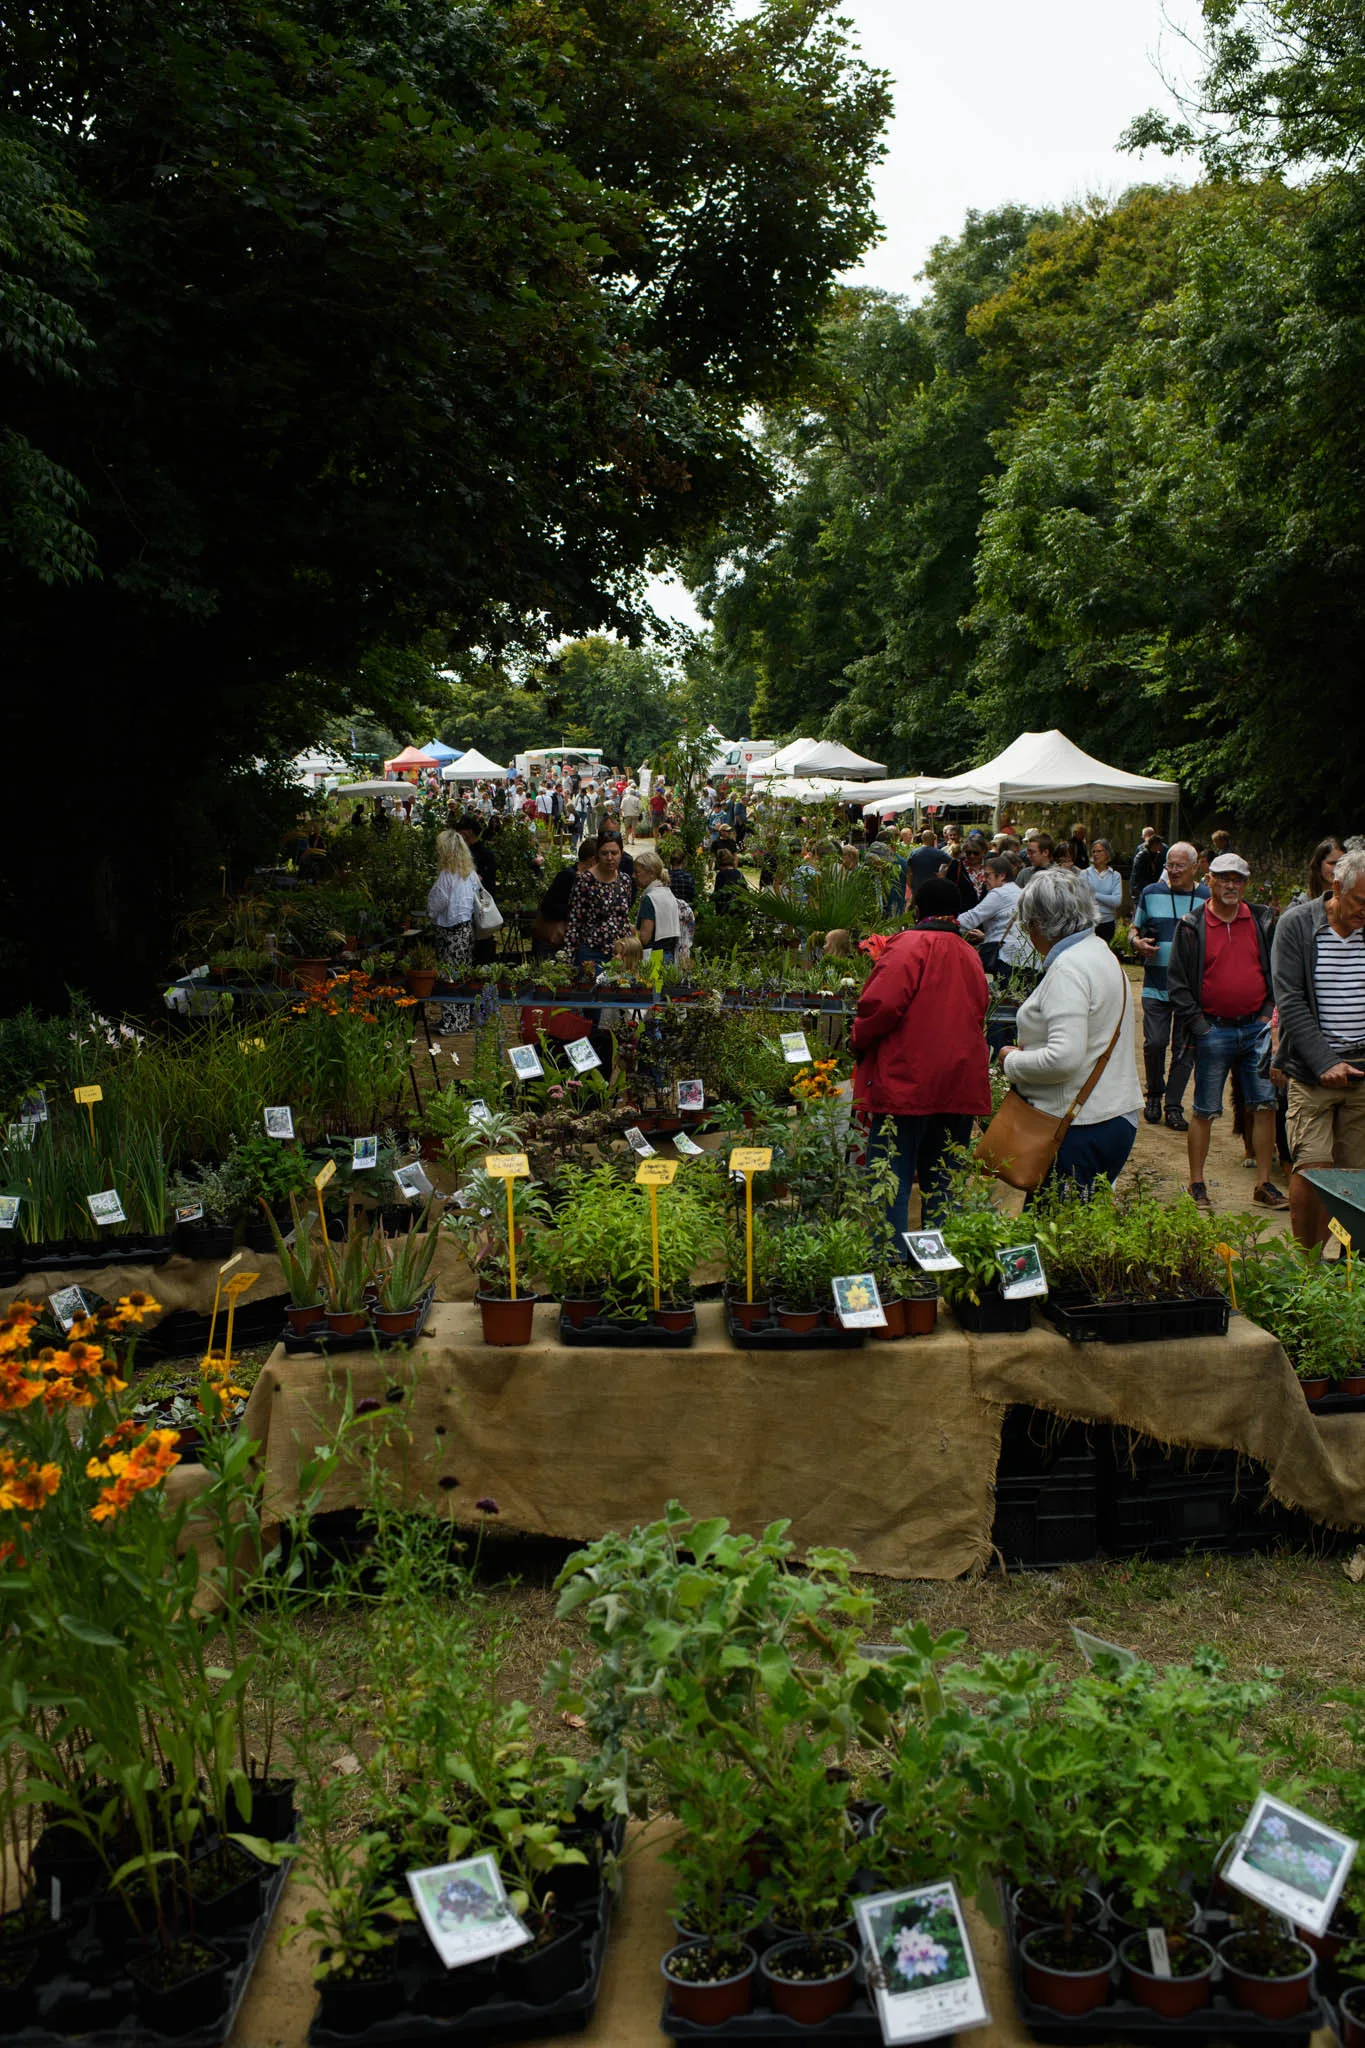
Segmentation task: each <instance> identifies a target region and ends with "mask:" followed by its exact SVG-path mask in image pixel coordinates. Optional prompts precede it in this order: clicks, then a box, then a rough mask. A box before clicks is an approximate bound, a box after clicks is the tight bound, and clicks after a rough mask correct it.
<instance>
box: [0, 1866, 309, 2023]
mask: <svg viewBox="0 0 1365 2048" xmlns="http://www.w3.org/2000/svg"><path fill="white" fill-rule="evenodd" d="M296 1838H297V1828H296V1829H295V1830H294V1832H293V1833H291V1835H290V1836H289V1839H290V1840H291V1841H292V1840H295V1839H296ZM288 1876H289V1865H288V1864H287V1863H284V1864H281V1865H280V1866H279V1868H278V1869H275V1870H267V1872H266V1874H265V1879H264V1882H263V1884H262V1886H261V1892H260V1910H259V1912H258V1913H257V1914H256V1915H255V1917H254V1918H253V1919H251V1920H247V1921H244V1922H243V1923H242V1924H241V1925H240V1926H236V1927H229V1928H226V1929H225V1930H223V1931H222V1932H220V1933H216V1934H214V1935H212V1936H210V1937H208V1939H210V1940H211V1941H212V1943H213V1945H214V1947H215V1948H218V1949H220V1950H224V1949H225V1950H226V1951H227V1953H228V1956H229V1959H230V1966H229V1969H228V1975H227V1994H226V1999H225V2002H224V2004H223V2006H222V2008H221V2010H220V2011H219V2013H218V2015H217V2017H216V2018H215V2019H214V2020H213V2021H212V2022H211V2023H210V2024H208V2025H206V2026H202V2027H195V2028H194V2029H192V2030H191V2031H190V2032H188V2033H183V2034H160V2033H158V2032H156V2030H155V2029H154V2028H152V2027H150V2026H148V2025H147V2023H146V2021H145V2020H143V2019H141V2018H140V2017H139V2016H138V2013H137V2010H136V2006H135V2004H134V1992H133V1985H132V1980H131V1979H130V1978H129V1977H128V1976H127V1975H126V1974H125V1973H124V1970H123V1968H122V1961H121V1956H120V1954H119V1951H118V1950H117V1949H116V1948H115V1947H114V1946H113V1945H112V1944H110V1943H108V1942H107V1941H105V1940H103V1939H102V1938H101V1927H100V1922H99V1919H98V1916H97V1912H96V1904H95V1901H94V1900H93V1899H74V1900H72V1901H71V1902H70V1903H69V1905H68V1906H67V1908H66V1910H65V1911H64V1912H63V1916H62V1923H61V1924H62V1926H63V1927H65V1928H67V1929H68V1930H69V1931H68V1933H67V1935H66V1938H65V1941H64V1944H63V1948H62V1956H61V1964H60V1968H59V1969H58V1970H57V1971H56V1972H54V1973H53V1974H52V1975H51V1976H49V1977H48V1978H47V1979H46V1980H43V1979H41V1978H40V1979H39V1981H38V1984H37V1989H36V2012H35V2014H34V2017H33V2018H32V2020H30V2022H29V2023H28V2024H27V2025H22V2024H21V2025H19V2026H18V2027H17V2028H16V2027H14V2026H13V2025H12V2021H13V2019H14V2017H15V2012H14V2004H13V2003H11V2004H10V2005H9V2006H8V2008H7V2009H5V2010H0V2043H4V2044H6V2048H9V2044H13V2048H143V2044H147V2048H151V2044H155V2043H161V2042H165V2043H167V2044H168V2048H169V2044H171V2043H174V2044H176V2048H219V2044H220V2043H221V2042H223V2041H226V2040H227V2038H228V2036H229V2035H230V2034H231V2032H232V2030H233V2028H234V2026H235V2025H236V2024H237V2014H238V2010H239V2008H240V2007H241V2003H242V2000H243V1999H244V1998H245V1996H246V1990H247V1986H248V1984H249V1983H250V1981H251V1973H252V1971H253V1970H254V1968H255V1967H256V1961H257V1958H258V1957H259V1956H260V1954H261V1951H262V1949H263V1948H264V1947H265V1942H266V1936H267V1935H268V1934H269V1932H270V1923H271V1920H272V1919H273V1917H274V1913H275V1908H276V1907H277V1906H278V1904H279V1902H280V1894H281V1892H282V1891H283V1890H284V1887H285V1882H286V1880H287V1878H288Z"/></svg>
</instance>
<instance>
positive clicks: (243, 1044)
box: [237, 1038, 265, 1052]
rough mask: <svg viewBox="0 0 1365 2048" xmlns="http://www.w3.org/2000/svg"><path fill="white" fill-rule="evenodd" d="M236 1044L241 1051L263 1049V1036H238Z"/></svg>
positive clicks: (262, 1050) (260, 1050) (258, 1050)
mask: <svg viewBox="0 0 1365 2048" xmlns="http://www.w3.org/2000/svg"><path fill="white" fill-rule="evenodd" d="M237 1044H238V1046H239V1048H240V1049H241V1051H243V1052H264V1051H265V1040H264V1039H263V1038H239V1039H238V1041H237Z"/></svg>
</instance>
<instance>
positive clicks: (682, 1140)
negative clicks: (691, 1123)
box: [673, 1131, 706, 1159]
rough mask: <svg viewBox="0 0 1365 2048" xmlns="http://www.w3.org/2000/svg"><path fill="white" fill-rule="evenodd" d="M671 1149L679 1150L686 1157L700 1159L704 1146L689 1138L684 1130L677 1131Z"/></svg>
mask: <svg viewBox="0 0 1365 2048" xmlns="http://www.w3.org/2000/svg"><path fill="white" fill-rule="evenodd" d="M673 1149H674V1151H675V1152H681V1153H682V1154H683V1156H684V1157H685V1158H687V1159H700V1158H701V1156H702V1153H703V1152H704V1151H705V1150H706V1147H705V1146H704V1145H698V1144H697V1143H696V1141H695V1140H694V1139H692V1138H689V1137H688V1135H687V1133H686V1131H679V1132H678V1134H677V1136H676V1137H675V1138H674V1140H673Z"/></svg>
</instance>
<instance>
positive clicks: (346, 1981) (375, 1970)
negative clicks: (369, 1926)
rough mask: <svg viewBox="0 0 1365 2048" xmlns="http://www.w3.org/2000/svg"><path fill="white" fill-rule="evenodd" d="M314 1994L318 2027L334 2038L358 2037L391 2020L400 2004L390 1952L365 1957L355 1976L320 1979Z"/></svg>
mask: <svg viewBox="0 0 1365 2048" xmlns="http://www.w3.org/2000/svg"><path fill="white" fill-rule="evenodd" d="M318 1992H319V1996H320V1998H321V2004H320V2006H319V2009H318V2024H319V2025H320V2026H324V2027H329V2028H330V2029H331V2031H332V2032H333V2033H335V2034H361V2033H363V2032H364V2031H365V2029H366V2027H373V2026H377V2025H378V2024H379V2022H380V2021H381V2020H389V2019H392V2018H393V2016H394V2014H395V2013H396V2012H397V2011H398V2009H399V2006H400V2005H401V2004H402V2002H403V1986H402V1983H401V1981H400V1979H399V1977H398V1974H397V1972H396V1971H395V1969H394V1958H393V1955H392V1952H388V1953H380V1954H379V1955H377V1956H371V1957H368V1958H367V1959H366V1961H365V1963H364V1964H363V1965H362V1966H361V1968H360V1970H359V1971H357V1972H354V1973H350V1972H348V1973H346V1974H345V1975H342V1974H341V1973H339V1972H338V1973H335V1974H334V1975H332V1976H330V1977H324V1978H323V1980H322V1982H321V1983H320V1984H319V1986H318Z"/></svg>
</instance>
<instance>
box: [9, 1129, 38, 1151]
mask: <svg viewBox="0 0 1365 2048" xmlns="http://www.w3.org/2000/svg"><path fill="white" fill-rule="evenodd" d="M37 1128H38V1126H37V1124H32V1123H22V1124H6V1126H5V1135H6V1137H7V1138H8V1139H9V1142H10V1144H11V1145H27V1146H28V1147H29V1149H30V1150H32V1147H33V1133H34V1132H35V1131H36V1130H37Z"/></svg>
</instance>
